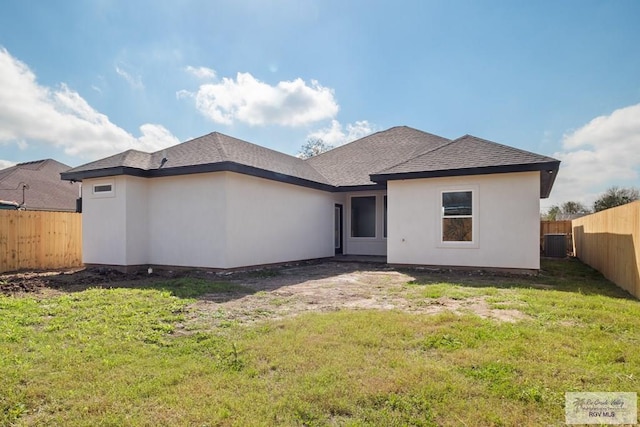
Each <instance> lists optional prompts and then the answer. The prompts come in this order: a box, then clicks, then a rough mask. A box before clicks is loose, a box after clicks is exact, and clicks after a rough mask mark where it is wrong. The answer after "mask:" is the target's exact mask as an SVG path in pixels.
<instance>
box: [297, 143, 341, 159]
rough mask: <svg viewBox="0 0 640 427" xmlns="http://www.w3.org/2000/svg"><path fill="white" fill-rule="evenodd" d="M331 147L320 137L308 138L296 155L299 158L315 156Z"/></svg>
mask: <svg viewBox="0 0 640 427" xmlns="http://www.w3.org/2000/svg"><path fill="white" fill-rule="evenodd" d="M332 148H333V146H332V145H330V144H327V143H326V142H324V141H323V140H322V139H320V138H309V139H307V142H306V143H305V144H304V145H303V146H302V147H301V148H300V151H299V152H298V157H300V158H301V159H308V158H309V157H313V156H317V155H318V154H322V153H324V152H325V151H329V150H331V149H332Z"/></svg>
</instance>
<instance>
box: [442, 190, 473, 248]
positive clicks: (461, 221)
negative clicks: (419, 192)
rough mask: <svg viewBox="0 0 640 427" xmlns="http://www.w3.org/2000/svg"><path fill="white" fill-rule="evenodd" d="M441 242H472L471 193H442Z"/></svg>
mask: <svg viewBox="0 0 640 427" xmlns="http://www.w3.org/2000/svg"><path fill="white" fill-rule="evenodd" d="M442 241H443V242H472V241H473V191H443V192H442Z"/></svg>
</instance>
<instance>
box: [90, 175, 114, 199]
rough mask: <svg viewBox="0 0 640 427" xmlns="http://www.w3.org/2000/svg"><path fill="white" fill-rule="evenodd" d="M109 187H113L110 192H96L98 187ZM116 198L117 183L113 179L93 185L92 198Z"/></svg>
mask: <svg viewBox="0 0 640 427" xmlns="http://www.w3.org/2000/svg"><path fill="white" fill-rule="evenodd" d="M107 185H110V186H111V190H110V191H96V187H102V186H107ZM115 196H116V183H115V182H114V180H112V179H110V180H100V181H96V182H92V183H91V197H93V198H95V199H101V198H106V197H115Z"/></svg>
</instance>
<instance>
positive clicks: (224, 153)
mask: <svg viewBox="0 0 640 427" xmlns="http://www.w3.org/2000/svg"><path fill="white" fill-rule="evenodd" d="M209 135H211V136H215V142H216V144H215V148H216V150H218V153H220V157H221V158H223V159H225V160H226V159H227V150H225V149H224V145H223V144H222V140H221V139H220V135H224V134H222V133H220V132H211V133H210V134H209ZM224 136H227V135H224ZM246 142H249V141H246Z"/></svg>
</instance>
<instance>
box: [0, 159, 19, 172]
mask: <svg viewBox="0 0 640 427" xmlns="http://www.w3.org/2000/svg"><path fill="white" fill-rule="evenodd" d="M15 164H16V162H12V161H10V160H2V159H0V170H2V169H6V168H10V167H11V166H13V165H15Z"/></svg>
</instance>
